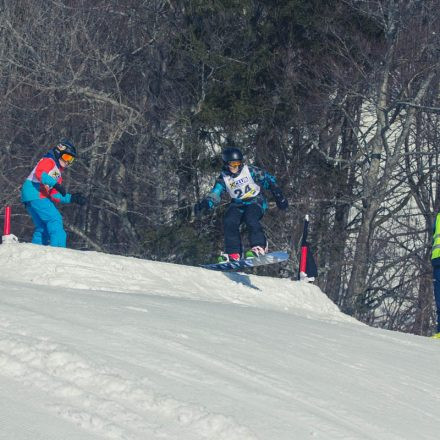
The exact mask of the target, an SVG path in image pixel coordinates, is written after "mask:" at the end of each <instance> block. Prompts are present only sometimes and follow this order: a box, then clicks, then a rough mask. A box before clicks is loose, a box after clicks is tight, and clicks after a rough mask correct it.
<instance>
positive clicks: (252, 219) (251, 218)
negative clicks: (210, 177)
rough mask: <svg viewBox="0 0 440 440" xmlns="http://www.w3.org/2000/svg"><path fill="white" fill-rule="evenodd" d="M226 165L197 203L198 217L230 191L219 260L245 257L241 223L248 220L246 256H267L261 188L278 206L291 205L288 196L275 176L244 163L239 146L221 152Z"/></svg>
mask: <svg viewBox="0 0 440 440" xmlns="http://www.w3.org/2000/svg"><path fill="white" fill-rule="evenodd" d="M222 160H223V168H222V171H221V173H220V175H219V176H218V178H217V180H216V182H215V184H214V187H213V188H212V190H211V192H210V193H209V194H208V195H207V196H206V197H205V198H204V199H203V200H202V201H200V202H199V203H197V204H196V205H195V206H194V213H195V215H196V216H200V215H201V214H203V213H205V212H208V211H209V210H211V209H213V208H214V207H215V206H216V205H218V204H219V203H220V199H221V196H222V194H223V193H226V192H227V193H228V194H229V196H230V197H231V203H230V204H229V206H228V208H227V209H226V212H225V215H224V218H223V229H224V241H225V249H224V251H225V252H224V253H222V254H221V255H220V257H219V259H218V261H219V262H226V261H238V260H240V259H241V257H242V252H243V249H242V243H241V237H240V224H241V223H243V222H244V223H245V224H246V226H247V230H248V233H249V243H250V249H249V250H248V251H246V252H245V254H244V257H245V258H252V257H256V256H259V255H264V254H266V253H267V251H268V243H267V239H266V236H265V234H264V231H263V227H262V226H261V224H260V220H261V218H262V217H263V214H264V212H265V211H266V209H267V201H266V199H265V197H264V196H263V193H262V189H267V190H270V191H271V192H272V194H273V197H274V199H275V202H276V204H277V206H278V208H279V209H281V210H285V209H287V207H288V202H287V199H286V198H285V197H284V195H283V193H282V191H281V189H280V188H279V187H278V185H277V182H276V179H275V177H273V176H272V175H270V174H269V173H267V172H266V171H264V170H262V169H259V168H257V167H255V166H253V165H246V164H245V163H244V158H243V153H242V152H241V150H240V149H239V148H236V147H229V148H226V149H225V150H223V152H222Z"/></svg>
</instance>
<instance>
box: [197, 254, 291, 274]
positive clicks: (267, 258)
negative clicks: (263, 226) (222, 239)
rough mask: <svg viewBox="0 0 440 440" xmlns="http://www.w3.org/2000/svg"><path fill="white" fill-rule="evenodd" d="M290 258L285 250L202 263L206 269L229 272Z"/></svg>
mask: <svg viewBox="0 0 440 440" xmlns="http://www.w3.org/2000/svg"><path fill="white" fill-rule="evenodd" d="M288 259H289V254H288V253H287V252H283V251H277V252H270V253H269V254H265V255H260V256H258V257H253V258H242V259H241V260H238V261H225V262H224V263H213V264H202V265H201V266H202V267H204V268H205V269H211V270H219V271H222V272H228V271H231V270H240V269H245V268H246V267H257V266H264V265H266V264H274V263H281V262H282V261H286V260H288Z"/></svg>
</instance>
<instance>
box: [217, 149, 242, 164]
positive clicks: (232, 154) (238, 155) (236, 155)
mask: <svg viewBox="0 0 440 440" xmlns="http://www.w3.org/2000/svg"><path fill="white" fill-rule="evenodd" d="M222 159H223V163H224V164H225V165H226V164H227V163H228V162H231V161H232V160H240V161H242V160H243V153H242V152H241V150H240V149H239V148H235V147H229V148H226V149H225V150H223V152H222Z"/></svg>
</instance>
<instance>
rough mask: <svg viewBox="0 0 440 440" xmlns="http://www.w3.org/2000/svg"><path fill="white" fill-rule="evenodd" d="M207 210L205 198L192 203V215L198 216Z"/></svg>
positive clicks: (207, 204) (207, 203) (207, 205)
mask: <svg viewBox="0 0 440 440" xmlns="http://www.w3.org/2000/svg"><path fill="white" fill-rule="evenodd" d="M208 211H209V202H208V200H206V199H204V200H202V201H201V202H199V203H196V204H195V205H194V215H195V216H196V217H200V216H201V215H203V214H205V213H206V212H208Z"/></svg>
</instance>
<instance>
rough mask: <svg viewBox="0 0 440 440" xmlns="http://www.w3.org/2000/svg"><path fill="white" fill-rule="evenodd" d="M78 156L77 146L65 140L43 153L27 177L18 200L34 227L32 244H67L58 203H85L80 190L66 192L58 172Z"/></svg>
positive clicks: (60, 245) (58, 245)
mask: <svg viewBox="0 0 440 440" xmlns="http://www.w3.org/2000/svg"><path fill="white" fill-rule="evenodd" d="M76 157H77V154H76V148H75V147H74V146H73V144H72V142H71V141H69V140H68V139H62V140H61V141H60V142H59V143H58V145H56V146H55V147H54V148H52V149H51V150H50V151H49V152H48V153H47V154H45V155H44V156H43V157H42V158H41V159H40V161H39V162H38V163H37V165H36V166H35V167H34V169H33V170H32V172H31V173H30V174H29V176H28V177H27V178H26V180H25V182H24V184H23V186H22V189H21V201H22V202H23V203H24V206H25V207H26V210H27V212H28V213H29V215H30V216H31V218H32V221H33V223H34V226H35V230H34V234H33V236H32V243H34V244H42V245H48V244H50V245H51V246H56V247H66V232H65V230H64V226H63V217H62V216H61V214H60V212H59V211H58V209H57V206H56V205H58V204H60V203H61V204H67V203H76V204H78V205H84V204H85V203H86V198H85V197H84V196H83V195H82V194H81V193H75V194H69V193H68V192H67V191H66V189H65V188H64V186H63V185H62V183H63V179H62V177H61V173H62V172H63V171H64V170H65V169H66V168H68V167H69V166H70V165H71V164H72V163H73V162H74V160H75V158H76Z"/></svg>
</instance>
